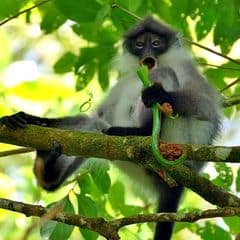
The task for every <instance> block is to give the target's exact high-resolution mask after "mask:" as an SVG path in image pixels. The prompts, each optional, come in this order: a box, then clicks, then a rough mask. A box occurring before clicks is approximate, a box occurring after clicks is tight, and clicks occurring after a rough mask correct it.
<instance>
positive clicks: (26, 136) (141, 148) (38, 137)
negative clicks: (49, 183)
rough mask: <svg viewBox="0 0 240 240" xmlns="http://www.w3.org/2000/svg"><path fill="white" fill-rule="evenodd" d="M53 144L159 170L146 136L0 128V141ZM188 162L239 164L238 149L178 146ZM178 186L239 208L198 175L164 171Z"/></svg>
mask: <svg viewBox="0 0 240 240" xmlns="http://www.w3.org/2000/svg"><path fill="white" fill-rule="evenodd" d="M54 141H57V142H58V143H60V144H61V145H62V150H63V153H64V154H66V155H71V156H72V155H75V156H83V157H98V158H106V159H110V160H122V161H131V162H135V163H137V164H140V165H142V166H144V167H146V168H150V169H152V170H154V171H156V172H159V171H161V170H162V169H160V168H159V165H158V162H157V161H156V160H155V159H154V158H153V157H152V154H151V148H150V145H151V138H150V137H116V136H106V135H104V134H97V133H87V132H79V131H71V130H63V129H56V128H47V127H40V126H33V125H28V126H27V127H26V128H24V129H18V130H11V129H9V128H7V127H5V126H4V125H0V142H3V143H10V144H15V145H20V146H25V147H31V148H36V149H39V150H50V149H51V147H52V144H53V142H54ZM180 147H182V148H183V149H184V150H185V152H186V157H187V159H188V160H200V161H202V160H210V161H232V162H239V153H240V147H212V146H194V145H180ZM164 170H165V171H167V172H168V174H169V175H170V176H171V177H172V178H173V179H174V180H175V181H176V182H178V183H179V184H182V185H184V186H185V187H188V188H190V189H192V190H193V191H194V192H196V193H198V194H199V195H200V196H202V197H203V198H204V199H206V200H207V201H209V202H211V203H212V204H216V205H217V206H220V207H225V206H232V207H239V206H240V199H239V198H237V197H236V196H234V195H232V194H230V193H228V192H225V191H224V190H222V189H221V188H220V187H218V186H216V185H214V184H213V183H211V181H209V180H207V179H205V178H203V177H200V176H198V175H197V174H195V173H194V172H192V171H191V170H190V169H189V168H187V167H186V166H184V165H180V166H175V167H169V168H167V169H164Z"/></svg>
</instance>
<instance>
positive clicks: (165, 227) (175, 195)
mask: <svg viewBox="0 0 240 240" xmlns="http://www.w3.org/2000/svg"><path fill="white" fill-rule="evenodd" d="M158 181H160V180H158ZM182 192H183V187H182V186H177V187H174V188H170V187H169V186H167V184H165V183H163V182H162V181H161V186H160V197H159V198H160V199H159V205H158V209H157V212H176V211H177V207H178V203H179V200H180V198H181V195H182ZM173 227H174V223H172V222H159V223H157V225H156V231H155V236H154V240H170V239H171V236H172V231H173Z"/></svg>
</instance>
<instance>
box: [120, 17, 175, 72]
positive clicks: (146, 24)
mask: <svg viewBox="0 0 240 240" xmlns="http://www.w3.org/2000/svg"><path fill="white" fill-rule="evenodd" d="M176 35H177V32H175V31H173V30H172V29H170V28H169V27H167V26H165V25H163V24H162V23H159V22H157V21H156V20H154V19H153V18H152V17H147V18H146V19H145V20H143V21H142V22H140V23H139V24H138V25H137V26H135V27H134V28H132V29H131V30H130V31H129V32H128V33H127V34H126V35H125V36H124V37H125V40H124V46H125V48H126V49H127V50H128V52H129V53H131V54H133V55H134V56H136V57H137V58H138V59H139V63H140V64H144V65H147V66H148V68H149V69H153V68H154V67H156V66H157V59H158V57H159V56H160V55H162V54H164V53H165V52H166V51H167V50H168V49H169V48H170V47H171V46H172V45H173V43H175V42H176V40H177V37H176Z"/></svg>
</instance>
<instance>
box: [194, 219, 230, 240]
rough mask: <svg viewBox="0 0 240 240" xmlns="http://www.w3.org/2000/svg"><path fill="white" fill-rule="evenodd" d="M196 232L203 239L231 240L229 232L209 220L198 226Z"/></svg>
mask: <svg viewBox="0 0 240 240" xmlns="http://www.w3.org/2000/svg"><path fill="white" fill-rule="evenodd" d="M198 234H199V235H200V236H201V237H202V239H204V240H216V239H224V240H231V239H232V237H231V236H230V234H229V232H227V231H225V230H224V229H222V228H220V227H219V226H217V225H213V224H211V223H209V222H207V223H206V224H205V226H204V227H200V228H199V230H198Z"/></svg>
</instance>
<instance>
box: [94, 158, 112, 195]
mask: <svg viewBox="0 0 240 240" xmlns="http://www.w3.org/2000/svg"><path fill="white" fill-rule="evenodd" d="M108 170H109V163H108V162H107V161H103V162H101V163H99V164H96V165H95V166H94V168H93V169H92V170H91V176H92V179H93V181H94V183H95V184H96V186H97V187H98V188H99V189H100V190H101V192H102V193H108V191H109V189H110V186H111V179H110V177H109V174H108Z"/></svg>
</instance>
